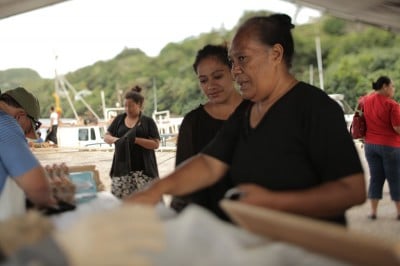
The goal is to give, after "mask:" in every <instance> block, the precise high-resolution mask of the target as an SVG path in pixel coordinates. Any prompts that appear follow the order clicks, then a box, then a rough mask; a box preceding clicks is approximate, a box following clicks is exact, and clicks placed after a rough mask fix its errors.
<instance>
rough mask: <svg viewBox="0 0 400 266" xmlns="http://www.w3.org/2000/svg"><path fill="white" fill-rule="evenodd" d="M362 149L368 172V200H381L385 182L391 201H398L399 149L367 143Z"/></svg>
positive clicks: (399, 187)
mask: <svg viewBox="0 0 400 266" xmlns="http://www.w3.org/2000/svg"><path fill="white" fill-rule="evenodd" d="M364 147H365V157H366V159H367V162H368V166H369V172H370V183H369V188H368V198H370V199H381V198H382V190H383V185H384V183H385V180H387V181H388V184H389V191H390V197H391V199H392V200H393V201H400V148H395V147H389V146H383V145H377V144H368V143H365V146H364Z"/></svg>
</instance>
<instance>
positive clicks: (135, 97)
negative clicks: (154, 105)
mask: <svg viewBox="0 0 400 266" xmlns="http://www.w3.org/2000/svg"><path fill="white" fill-rule="evenodd" d="M141 91H142V88H141V87H140V86H138V85H136V86H135V87H133V88H132V89H131V90H130V91H128V92H127V93H126V94H125V99H130V100H132V101H134V102H135V103H137V104H139V105H142V104H143V102H144V97H143V95H142V94H140V92H141Z"/></svg>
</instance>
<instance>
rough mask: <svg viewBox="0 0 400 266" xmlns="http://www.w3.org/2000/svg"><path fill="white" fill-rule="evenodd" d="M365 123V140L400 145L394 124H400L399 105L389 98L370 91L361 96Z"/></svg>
mask: <svg viewBox="0 0 400 266" xmlns="http://www.w3.org/2000/svg"><path fill="white" fill-rule="evenodd" d="M362 101H363V104H364V116H365V120H366V123H367V133H366V135H365V142H366V143H370V144H379V145H385V146H391V147H400V135H399V134H397V133H396V131H394V129H393V127H394V126H400V106H399V104H398V103H397V102H396V101H394V100H393V99H391V98H388V97H386V96H383V95H381V94H379V93H372V94H370V95H367V96H364V97H363V98H362Z"/></svg>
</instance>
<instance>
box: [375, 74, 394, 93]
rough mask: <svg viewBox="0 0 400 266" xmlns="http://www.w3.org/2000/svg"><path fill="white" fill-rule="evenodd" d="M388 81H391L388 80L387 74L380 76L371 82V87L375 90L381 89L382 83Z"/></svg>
mask: <svg viewBox="0 0 400 266" xmlns="http://www.w3.org/2000/svg"><path fill="white" fill-rule="evenodd" d="M390 83H392V81H391V80H390V78H388V77H387V76H380V77H379V78H378V79H377V80H376V82H372V88H373V89H374V90H376V91H378V90H380V89H382V87H383V85H389V84H390Z"/></svg>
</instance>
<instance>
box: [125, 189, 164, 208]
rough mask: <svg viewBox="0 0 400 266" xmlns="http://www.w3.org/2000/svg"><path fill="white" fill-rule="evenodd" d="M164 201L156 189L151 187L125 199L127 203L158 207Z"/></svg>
mask: <svg viewBox="0 0 400 266" xmlns="http://www.w3.org/2000/svg"><path fill="white" fill-rule="evenodd" d="M161 199H162V194H161V193H160V192H158V191H157V189H155V188H154V187H152V186H151V187H149V188H148V189H146V190H143V191H137V192H134V193H132V194H131V195H130V196H128V197H126V198H124V202H126V203H137V204H145V205H156V204H157V203H159V202H160V201H161Z"/></svg>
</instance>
